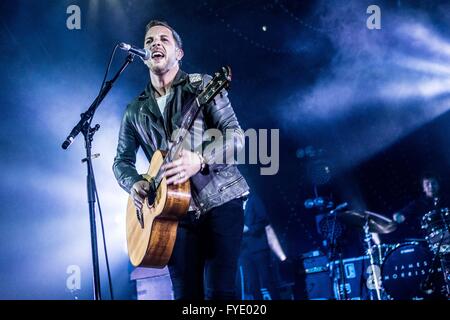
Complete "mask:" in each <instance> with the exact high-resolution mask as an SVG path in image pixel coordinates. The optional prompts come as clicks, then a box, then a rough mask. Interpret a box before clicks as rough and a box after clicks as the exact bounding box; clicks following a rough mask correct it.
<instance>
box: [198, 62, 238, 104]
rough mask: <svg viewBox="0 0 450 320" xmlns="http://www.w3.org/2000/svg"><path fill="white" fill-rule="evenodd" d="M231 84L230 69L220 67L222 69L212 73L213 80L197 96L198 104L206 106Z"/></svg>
mask: <svg viewBox="0 0 450 320" xmlns="http://www.w3.org/2000/svg"><path fill="white" fill-rule="evenodd" d="M230 82H231V68H230V67H229V66H226V67H222V69H221V70H220V71H218V72H216V73H214V78H212V79H211V81H210V82H209V83H208V85H207V86H206V87H205V88H204V89H203V91H202V93H200V95H199V96H198V101H199V103H200V104H201V105H202V104H207V103H209V102H211V100H212V99H214V97H215V96H216V95H217V94H218V93H219V92H220V91H221V90H222V89H227V88H229V86H230Z"/></svg>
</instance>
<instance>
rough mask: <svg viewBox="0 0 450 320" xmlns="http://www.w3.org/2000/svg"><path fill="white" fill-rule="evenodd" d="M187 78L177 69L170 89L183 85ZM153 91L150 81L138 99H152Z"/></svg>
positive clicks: (185, 74)
mask: <svg viewBox="0 0 450 320" xmlns="http://www.w3.org/2000/svg"><path fill="white" fill-rule="evenodd" d="M188 77H189V75H188V74H187V73H186V72H184V71H183V70H181V69H179V70H178V72H177V74H176V75H175V78H174V80H173V82H172V87H175V86H178V85H180V84H183V83H184V82H185V81H186V80H187V79H188ZM153 91H154V89H153V86H152V81H151V80H150V81H149V82H148V84H147V87H146V88H145V91H144V92H143V93H142V94H141V96H140V97H139V98H140V99H146V98H148V97H152V96H154V95H153Z"/></svg>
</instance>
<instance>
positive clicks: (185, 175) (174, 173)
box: [161, 150, 201, 184]
mask: <svg viewBox="0 0 450 320" xmlns="http://www.w3.org/2000/svg"><path fill="white" fill-rule="evenodd" d="M200 168H201V160H200V157H199V156H198V155H197V154H195V153H193V152H191V151H188V150H183V151H181V153H180V157H179V158H178V159H177V160H174V161H172V162H169V163H168V164H166V165H163V166H162V167H161V169H162V170H163V171H165V173H164V177H165V178H167V184H172V183H173V184H180V183H183V182H186V181H187V180H188V179H189V178H190V177H192V176H193V175H195V174H197V172H199V171H200Z"/></svg>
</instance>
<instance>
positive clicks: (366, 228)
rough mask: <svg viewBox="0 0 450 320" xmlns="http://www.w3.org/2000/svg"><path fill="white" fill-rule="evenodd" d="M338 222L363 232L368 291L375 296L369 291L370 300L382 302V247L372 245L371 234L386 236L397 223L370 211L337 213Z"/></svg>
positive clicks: (395, 227) (378, 244)
mask: <svg viewBox="0 0 450 320" xmlns="http://www.w3.org/2000/svg"><path fill="white" fill-rule="evenodd" d="M337 216H338V218H339V220H341V221H343V222H344V223H346V224H349V225H351V226H354V227H358V228H362V229H363V232H364V242H365V244H366V248H367V251H366V255H367V256H368V257H369V263H370V265H369V269H368V270H369V271H368V273H370V274H371V276H370V279H371V281H373V284H370V287H371V288H370V289H373V290H374V291H375V296H374V295H373V294H372V293H373V291H372V290H371V291H370V293H371V297H370V298H371V300H383V297H384V290H383V287H382V281H381V277H380V265H381V263H382V261H383V253H382V248H383V247H382V245H381V243H380V242H379V240H378V241H376V243H373V234H376V235H378V234H388V233H391V232H393V231H395V230H396V229H397V223H396V222H395V221H393V220H392V219H389V218H387V217H385V216H383V215H381V214H378V213H375V212H371V211H367V210H366V211H355V210H347V211H343V212H339V213H337Z"/></svg>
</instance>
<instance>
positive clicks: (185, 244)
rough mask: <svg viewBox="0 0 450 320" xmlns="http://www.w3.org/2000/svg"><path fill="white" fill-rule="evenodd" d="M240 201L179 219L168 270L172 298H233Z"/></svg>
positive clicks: (240, 225)
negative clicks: (198, 215)
mask: <svg viewBox="0 0 450 320" xmlns="http://www.w3.org/2000/svg"><path fill="white" fill-rule="evenodd" d="M243 228H244V210H243V200H242V199H234V200H231V201H229V202H227V203H224V204H223V205H221V206H219V207H216V208H213V209H211V210H210V211H208V212H207V213H205V214H204V215H202V216H201V217H200V219H196V218H195V216H194V214H191V213H188V214H187V215H186V216H185V217H184V218H183V219H181V221H180V223H179V226H178V230H177V238H176V241H175V247H174V250H173V253H172V257H171V258H170V261H169V265H168V267H169V272H170V277H171V280H172V286H173V291H174V296H175V299H176V300H204V299H206V300H236V299H237V298H238V294H237V292H236V287H235V279H236V273H237V270H238V258H239V253H240V247H241V241H242V230H243Z"/></svg>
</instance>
